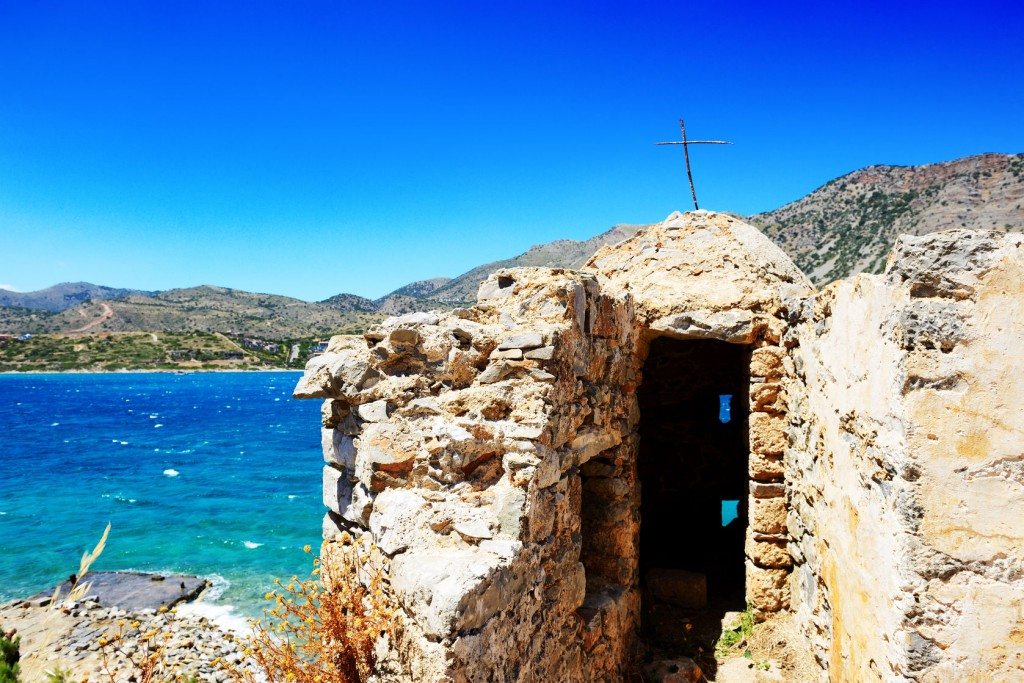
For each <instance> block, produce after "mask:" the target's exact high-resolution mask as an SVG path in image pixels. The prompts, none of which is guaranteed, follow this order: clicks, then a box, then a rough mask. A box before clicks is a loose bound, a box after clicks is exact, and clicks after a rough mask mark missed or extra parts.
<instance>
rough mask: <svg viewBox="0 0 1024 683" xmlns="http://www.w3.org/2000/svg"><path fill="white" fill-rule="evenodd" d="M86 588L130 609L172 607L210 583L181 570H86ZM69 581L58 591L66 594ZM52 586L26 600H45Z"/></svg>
mask: <svg viewBox="0 0 1024 683" xmlns="http://www.w3.org/2000/svg"><path fill="white" fill-rule="evenodd" d="M84 582H85V583H88V584H89V592H88V593H86V594H85V596H84V597H89V596H92V597H94V598H96V600H97V601H98V602H99V603H100V604H101V605H102V606H104V607H118V608H120V609H123V610H127V611H129V612H137V611H139V610H144V609H153V610H157V609H160V608H161V607H167V608H171V607H173V606H174V605H177V604H178V603H180V602H191V601H192V600H195V599H196V598H197V597H199V594H200V593H202V592H203V591H204V590H206V589H207V588H209V587H210V585H211V584H210V582H209V581H207V580H206V579H202V578H199V577H198V576H186V575H184V574H149V573H144V572H89V574H87V575H86V576H85V579H84ZM70 590H71V582H70V581H65V582H64V583H62V584H60V594H61V595H62V596H67V594H68V591H70ZM53 591H54V589H53V588H51V589H50V590H48V591H43V592H42V593H38V594H36V595H33V596H32V597H31V598H28V599H27V600H26V602H31V603H38V602H39V601H47V600H48V599H49V598H51V597H52V596H53Z"/></svg>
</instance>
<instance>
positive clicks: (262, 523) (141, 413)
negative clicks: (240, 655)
mask: <svg viewBox="0 0 1024 683" xmlns="http://www.w3.org/2000/svg"><path fill="white" fill-rule="evenodd" d="M298 377H299V374H298V373H296V372H258V373H241V372H239V373H190V374H183V375H176V374H166V373H124V374H120V373H119V374H64V375H0V602H2V601H6V600H9V599H13V598H17V597H25V596H27V595H30V594H32V593H34V592H36V591H39V590H41V589H44V588H46V587H48V586H52V585H54V584H56V583H57V582H58V581H59V580H62V579H64V578H66V577H67V576H68V575H69V574H71V573H72V572H74V571H77V568H78V562H79V560H80V558H81V556H82V553H83V552H84V551H86V550H90V549H91V548H92V547H93V545H94V544H95V543H96V541H97V540H98V539H99V538H100V536H101V534H102V533H103V528H104V527H105V526H106V524H107V522H110V524H111V530H110V537H109V540H108V542H107V548H106V551H105V552H104V553H103V555H102V556H101V557H100V559H99V560H98V561H97V562H96V564H95V565H94V569H96V570H114V569H136V570H143V571H160V572H172V571H173V572H182V573H187V574H196V575H202V576H207V577H211V578H212V579H213V580H214V581H215V587H216V590H215V591H214V592H213V597H214V599H215V602H217V603H219V604H221V605H225V606H229V605H230V606H234V607H236V608H237V609H238V610H239V611H240V612H241V613H242V614H247V615H252V616H255V615H257V614H258V613H259V610H260V603H261V599H260V598H261V596H262V595H263V594H264V593H265V592H266V591H267V590H268V589H269V587H270V586H271V585H272V581H273V578H274V577H277V576H280V577H290V576H291V575H293V574H298V575H300V576H303V575H308V573H309V569H310V564H309V562H310V559H309V556H308V555H306V554H304V553H303V551H302V546H303V545H305V544H307V543H309V544H312V545H313V546H314V547H316V546H317V544H318V542H319V538H320V520H321V518H322V516H323V507H322V504H321V502H320V484H319V482H320V469H321V466H322V459H321V456H320V443H319V441H320V440H319V420H320V417H319V402H318V401H296V400H293V399H292V398H291V390H292V387H293V386H294V385H295V382H296V381H297V380H298ZM218 594H219V597H217V595H218Z"/></svg>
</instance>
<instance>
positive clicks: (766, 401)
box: [750, 382, 787, 415]
mask: <svg viewBox="0 0 1024 683" xmlns="http://www.w3.org/2000/svg"><path fill="white" fill-rule="evenodd" d="M786 403H787V402H786V394H785V392H783V390H782V385H781V384H779V383H778V382H759V383H757V384H752V385H751V386H750V410H751V412H754V413H770V414H772V415H783V414H784V413H785V412H786Z"/></svg>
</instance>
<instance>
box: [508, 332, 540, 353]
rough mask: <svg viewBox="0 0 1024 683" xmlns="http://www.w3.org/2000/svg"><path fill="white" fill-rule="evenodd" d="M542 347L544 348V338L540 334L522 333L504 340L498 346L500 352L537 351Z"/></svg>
mask: <svg viewBox="0 0 1024 683" xmlns="http://www.w3.org/2000/svg"><path fill="white" fill-rule="evenodd" d="M540 346H544V337H543V336H542V335H541V333H540V332H522V333H520V334H514V335H512V336H511V337H506V338H505V339H502V340H501V343H499V344H498V350H499V351H504V350H506V349H535V348H538V347H540Z"/></svg>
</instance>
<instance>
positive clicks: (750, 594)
mask: <svg viewBox="0 0 1024 683" xmlns="http://www.w3.org/2000/svg"><path fill="white" fill-rule="evenodd" d="M788 578H789V572H788V571H787V570H785V569H766V568H763V567H758V566H756V565H754V564H753V563H752V562H749V561H748V562H747V604H749V605H750V606H751V607H752V608H753V609H754V610H755V611H757V612H778V611H779V610H781V609H785V608H786V607H788V606H789V596H788V595H787V588H788V584H789V582H788V580H787V579H788Z"/></svg>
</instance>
